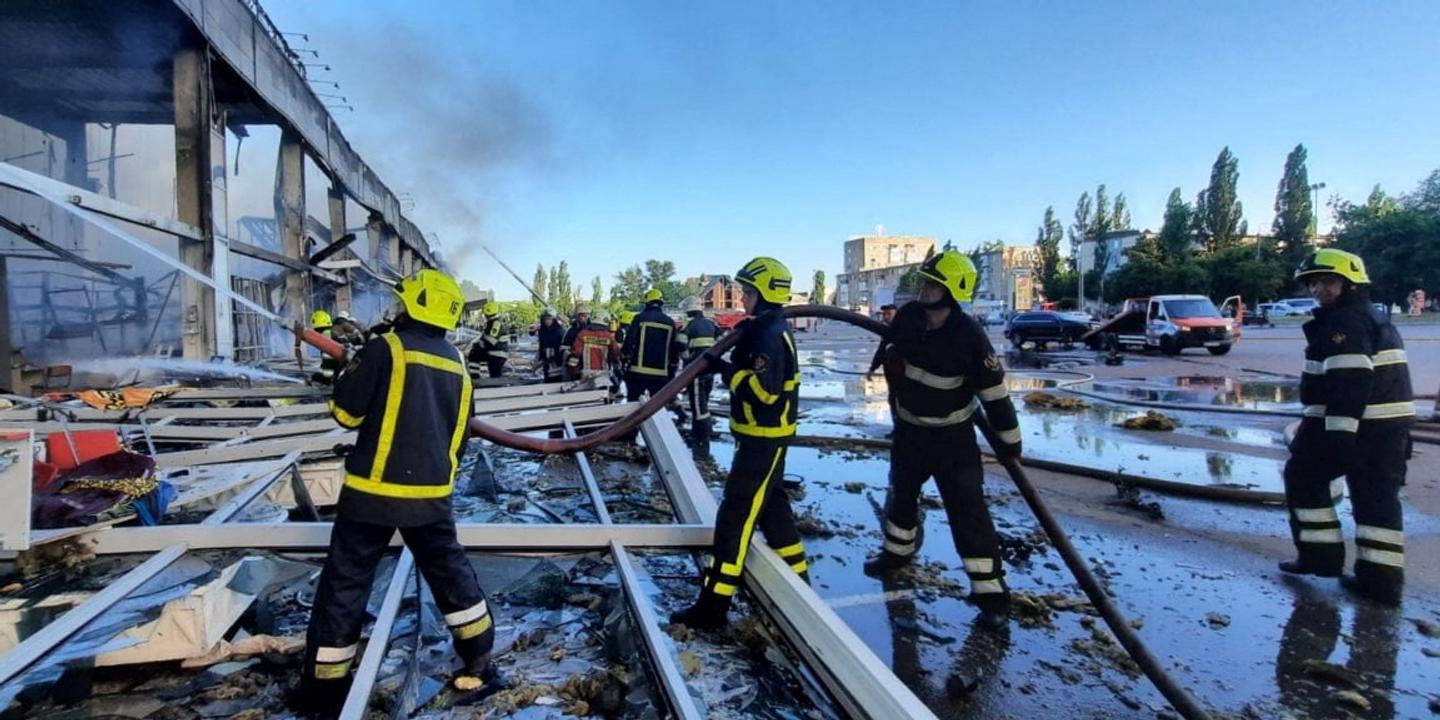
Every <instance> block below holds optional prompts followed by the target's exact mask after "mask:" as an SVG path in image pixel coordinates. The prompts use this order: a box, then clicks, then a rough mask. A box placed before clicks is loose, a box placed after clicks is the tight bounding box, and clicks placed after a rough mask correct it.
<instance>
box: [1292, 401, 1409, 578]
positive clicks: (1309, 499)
mask: <svg viewBox="0 0 1440 720" xmlns="http://www.w3.org/2000/svg"><path fill="white" fill-rule="evenodd" d="M1304 422H1313V421H1312V420H1311V419H1308V418H1307V419H1306V420H1305V421H1304ZM1301 432H1302V433H1305V432H1306V429H1304V428H1302V430H1301ZM1409 434H1410V428H1409V425H1408V424H1406V423H1395V424H1393V425H1392V426H1388V427H1378V428H1377V427H1374V426H1370V425H1368V424H1367V425H1362V426H1361V430H1360V434H1359V435H1358V436H1357V437H1356V441H1355V449H1356V452H1357V453H1358V457H1357V458H1356V460H1355V462H1354V463H1352V464H1351V466H1350V467H1349V468H1348V472H1347V468H1345V467H1343V466H1337V465H1335V464H1333V463H1329V462H1325V461H1322V460H1321V457H1323V454H1322V453H1319V452H1316V451H1314V449H1313V444H1314V443H1315V442H1321V441H1320V440H1318V439H1317V440H1314V441H1310V442H1304V443H1303V444H1301V443H1297V445H1296V449H1295V452H1294V453H1292V454H1291V456H1290V459H1289V460H1288V461H1286V463H1285V502H1286V505H1288V506H1289V507H1290V536H1291V539H1292V540H1294V541H1295V547H1296V549H1297V550H1298V551H1299V561H1300V564H1301V566H1302V567H1304V568H1305V569H1306V570H1308V571H1310V572H1315V573H1320V574H1325V575H1336V574H1339V573H1340V572H1341V571H1342V570H1343V569H1344V567H1345V536H1344V535H1343V534H1342V533H1341V530H1340V515H1339V513H1337V512H1336V510H1335V504H1336V502H1337V501H1339V499H1340V498H1341V497H1342V496H1343V495H1344V485H1342V484H1341V481H1340V479H1341V478H1342V477H1343V478H1344V479H1345V482H1346V483H1347V484H1348V485H1349V487H1350V506H1351V509H1352V510H1354V513H1355V550H1356V558H1355V577H1356V578H1357V579H1358V580H1359V581H1360V582H1361V584H1363V585H1367V586H1370V587H1373V588H1375V589H1377V590H1384V591H1398V590H1399V589H1400V587H1401V586H1402V585H1403V584H1404V582H1405V535H1404V523H1403V521H1402V519H1401V515H1400V486H1401V485H1403V484H1405V464H1406V456H1407V455H1408V448H1409ZM1302 437H1304V436H1303V435H1302Z"/></svg>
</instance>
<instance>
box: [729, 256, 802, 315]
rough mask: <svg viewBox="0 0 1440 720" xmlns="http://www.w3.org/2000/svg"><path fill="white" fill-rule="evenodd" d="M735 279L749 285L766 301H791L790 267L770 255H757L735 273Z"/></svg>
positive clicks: (779, 302)
mask: <svg viewBox="0 0 1440 720" xmlns="http://www.w3.org/2000/svg"><path fill="white" fill-rule="evenodd" d="M735 281H736V282H738V283H740V284H742V285H749V286H750V287H752V288H755V292H757V293H760V297H761V298H764V299H765V301H766V302H772V303H775V304H776V305H784V304H785V303H787V302H790V269H789V268H787V267H785V264H784V263H782V262H780V261H779V260H776V259H775V258H769V257H757V258H755V259H754V260H751V261H750V262H748V263H745V267H742V268H740V272H737V273H735Z"/></svg>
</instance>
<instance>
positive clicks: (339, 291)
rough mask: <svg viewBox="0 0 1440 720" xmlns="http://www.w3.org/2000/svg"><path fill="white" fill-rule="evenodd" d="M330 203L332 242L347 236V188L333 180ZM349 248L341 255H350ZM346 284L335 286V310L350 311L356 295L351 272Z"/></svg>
mask: <svg viewBox="0 0 1440 720" xmlns="http://www.w3.org/2000/svg"><path fill="white" fill-rule="evenodd" d="M326 197H327V199H328V201H329V205H330V242H331V243H336V242H339V241H340V238H342V237H345V232H346V229H345V188H343V187H341V186H340V184H339V183H337V182H334V181H333V180H332V181H331V183H330V190H329V192H328V193H327V195H326ZM348 253H349V249H348V248H347V249H345V250H341V251H340V252H339V253H338V255H339V256H340V257H348ZM343 274H345V275H346V276H347V281H346V282H345V284H343V285H341V286H340V287H338V288H335V312H341V311H345V312H350V310H351V303H352V302H353V301H354V295H353V292H352V289H351V287H350V283H349V281H348V275H349V273H343Z"/></svg>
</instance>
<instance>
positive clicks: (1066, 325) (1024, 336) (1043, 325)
mask: <svg viewBox="0 0 1440 720" xmlns="http://www.w3.org/2000/svg"><path fill="white" fill-rule="evenodd" d="M1089 330H1090V323H1087V322H1085V321H1084V320H1080V319H1079V318H1073V317H1069V316H1067V315H1061V314H1060V313H1055V312H1020V313H1015V314H1014V315H1012V316H1011V317H1010V322H1008V323H1006V325H1005V337H1007V338H1009V340H1010V342H1011V343H1013V344H1014V345H1015V346H1016V347H1020V346H1021V345H1023V344H1024V343H1026V342H1033V343H1035V347H1036V348H1043V347H1045V343H1047V342H1058V343H1060V344H1062V345H1065V346H1066V347H1069V346H1070V345H1073V344H1074V343H1076V342H1077V341H1079V340H1080V336H1081V335H1084V334H1085V333H1086V332H1089Z"/></svg>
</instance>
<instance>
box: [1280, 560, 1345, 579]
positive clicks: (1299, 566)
mask: <svg viewBox="0 0 1440 720" xmlns="http://www.w3.org/2000/svg"><path fill="white" fill-rule="evenodd" d="M1279 568H1280V572H1286V573H1290V574H1291V575H1314V576H1316V577H1340V571H1339V570H1334V571H1331V570H1321V569H1318V568H1314V567H1310V566H1307V565H1306V564H1304V563H1302V562H1300V561H1299V560H1286V561H1284V562H1282V563H1280V565H1279Z"/></svg>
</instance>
